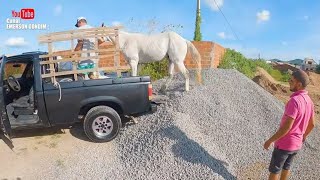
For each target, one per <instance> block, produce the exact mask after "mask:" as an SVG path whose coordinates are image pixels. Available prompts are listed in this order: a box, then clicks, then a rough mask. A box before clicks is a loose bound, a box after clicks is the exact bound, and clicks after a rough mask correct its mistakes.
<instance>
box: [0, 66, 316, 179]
mask: <svg viewBox="0 0 320 180" xmlns="http://www.w3.org/2000/svg"><path fill="white" fill-rule="evenodd" d="M191 75H192V76H191V81H190V84H191V88H190V91H189V92H185V91H184V78H183V77H182V76H181V75H180V74H177V75H176V76H174V80H173V82H172V84H171V85H170V86H169V89H168V91H167V94H166V95H165V96H164V97H167V99H168V100H167V101H166V103H164V104H161V105H160V106H158V111H157V112H156V113H153V114H149V115H144V116H140V117H138V118H137V120H138V124H130V123H127V124H126V125H125V127H124V128H123V129H122V130H121V132H120V134H119V135H118V137H117V138H115V139H114V140H113V141H111V142H109V143H101V144H98V143H92V142H88V141H87V138H86V137H85V134H84V132H83V130H82V126H80V127H79V128H73V129H71V130H70V133H71V134H72V135H73V136H75V137H77V138H75V137H72V136H71V135H70V134H64V135H61V136H62V137H61V139H52V137H51V138H50V137H48V138H43V139H35V140H36V142H37V143H36V144H33V145H30V146H29V145H28V143H27V142H28V141H27V142H25V143H26V144H25V145H23V143H22V144H21V145H20V148H18V149H17V152H20V153H26V156H23V155H15V154H14V153H12V152H10V153H9V152H7V153H8V154H9V155H10V157H9V158H3V156H0V157H2V159H5V160H7V161H9V162H7V163H8V165H7V166H12V167H14V168H15V172H14V171H12V172H3V170H2V171H1V169H0V179H5V178H9V179H10V177H9V175H12V174H14V175H16V176H17V177H21V179H68V180H69V179H77V180H78V179H99V180H100V179H101V180H102V179H130V180H131V179H143V180H145V179H150V180H151V179H152V180H158V179H161V180H167V179H228V180H229V179H230V180H232V179H259V180H260V179H267V176H268V169H267V168H268V164H269V161H270V158H271V153H272V150H269V151H266V150H264V149H263V143H264V141H265V140H266V139H267V138H269V137H270V136H271V134H273V133H274V132H275V131H276V129H277V128H278V124H279V121H280V118H281V116H282V112H283V109H284V104H283V103H281V102H279V101H278V100H277V99H275V98H274V97H273V96H272V95H271V94H269V93H268V92H267V91H265V90H264V89H262V88H261V87H260V86H258V85H257V84H255V83H254V82H253V81H251V80H250V79H248V78H246V77H245V76H244V75H242V74H241V73H239V72H237V71H235V70H221V69H215V70H204V71H203V79H204V85H201V86H199V85H197V84H196V83H195V82H193V81H192V80H194V79H195V78H194V77H193V74H191ZM163 82H164V80H159V81H158V82H156V83H154V84H153V87H154V90H155V92H158V90H159V89H160V85H161V84H162V83H163ZM163 99H166V98H163ZM15 141H19V142H21V141H22V142H24V141H26V140H24V139H20V140H19V139H16V140H15ZM30 142H33V141H31V140H30ZM55 142H56V143H58V144H56V146H57V147H56V148H46V146H45V144H47V145H50V143H51V144H52V143H55ZM307 142H308V144H306V146H304V148H303V149H302V150H301V152H300V153H299V155H298V156H297V158H296V161H295V164H294V165H295V166H294V167H293V172H292V175H291V179H319V176H320V173H319V169H320V153H319V149H320V138H319V129H316V131H314V132H313V133H312V134H311V135H310V137H309V139H308V140H307ZM0 145H1V144H0ZM1 147H3V146H1ZM1 147H0V148H1ZM26 147H28V149H27V148H26ZM35 147H37V148H39V149H38V150H35V149H34V148H35ZM23 149H24V150H23ZM45 149H47V151H48V152H47V153H46V152H45V153H44V152H43V151H44V150H45ZM22 150H23V151H22ZM39 153H41V154H39ZM19 159H20V160H19ZM10 161H14V162H19V163H15V164H14V163H10ZM14 168H13V169H14ZM8 169H9V170H11V168H7V170H8Z"/></svg>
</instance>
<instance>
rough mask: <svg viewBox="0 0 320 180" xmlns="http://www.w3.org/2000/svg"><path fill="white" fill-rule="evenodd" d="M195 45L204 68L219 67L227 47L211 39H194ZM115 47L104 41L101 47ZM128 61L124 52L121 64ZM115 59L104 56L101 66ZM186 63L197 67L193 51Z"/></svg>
mask: <svg viewBox="0 0 320 180" xmlns="http://www.w3.org/2000/svg"><path fill="white" fill-rule="evenodd" d="M192 43H193V44H194V46H195V47H196V48H197V50H198V51H199V53H200V55H201V66H202V68H217V67H218V65H219V63H220V60H221V58H222V56H223V55H224V53H225V48H224V47H222V46H221V45H219V44H216V43H213V42H210V41H200V42H199V41H192ZM111 47H114V46H113V45H112V44H111V43H104V44H102V45H101V46H100V48H102V49H104V48H111ZM126 64H127V62H126V61H125V59H124V56H123V54H122V53H121V54H120V65H126ZM113 65H114V59H113V57H108V58H102V59H101V60H100V63H99V66H101V67H102V66H113ZM185 65H186V67H187V68H188V69H193V68H196V67H197V64H196V62H194V61H193V60H192V56H191V53H190V52H188V53H187V56H186V59H185Z"/></svg>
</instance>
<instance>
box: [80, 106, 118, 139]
mask: <svg viewBox="0 0 320 180" xmlns="http://www.w3.org/2000/svg"><path fill="white" fill-rule="evenodd" d="M83 128H84V132H85V133H86V135H87V137H88V138H89V139H90V140H92V141H93V142H99V143H100V142H108V141H111V140H112V139H114V138H115V137H116V136H117V135H118V134H119V131H120V128H121V118H120V116H119V114H118V113H117V112H116V111H115V110H114V109H112V108H110V107H108V106H96V107H93V108H91V109H90V110H89V112H88V113H87V115H86V117H85V119H84V122H83Z"/></svg>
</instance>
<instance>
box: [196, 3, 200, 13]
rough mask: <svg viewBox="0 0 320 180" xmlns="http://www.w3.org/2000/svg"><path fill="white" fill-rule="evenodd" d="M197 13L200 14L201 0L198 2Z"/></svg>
mask: <svg viewBox="0 0 320 180" xmlns="http://www.w3.org/2000/svg"><path fill="white" fill-rule="evenodd" d="M197 12H198V13H199V14H200V0H197Z"/></svg>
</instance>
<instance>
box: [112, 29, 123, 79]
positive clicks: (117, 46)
mask: <svg viewBox="0 0 320 180" xmlns="http://www.w3.org/2000/svg"><path fill="white" fill-rule="evenodd" d="M116 34H117V35H116V37H115V47H116V52H115V56H114V64H115V65H116V68H117V69H118V67H119V66H120V52H119V48H120V46H119V32H118V30H117V31H116ZM117 75H118V77H120V76H121V72H120V71H117Z"/></svg>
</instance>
